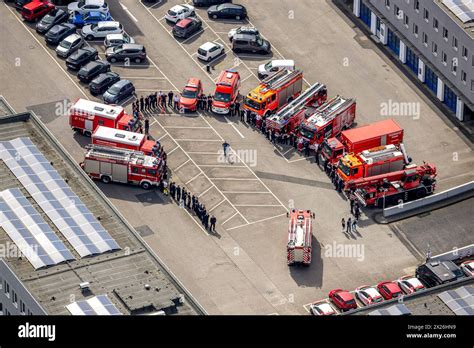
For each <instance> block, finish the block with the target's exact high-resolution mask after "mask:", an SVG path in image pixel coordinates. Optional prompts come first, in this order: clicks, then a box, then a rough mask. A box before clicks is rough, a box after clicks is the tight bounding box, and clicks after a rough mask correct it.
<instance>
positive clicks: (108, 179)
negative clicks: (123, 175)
mask: <svg viewBox="0 0 474 348" xmlns="http://www.w3.org/2000/svg"><path fill="white" fill-rule="evenodd" d="M100 181H102V182H103V183H104V184H110V182H111V181H112V179H110V176H107V175H104V176H103V177H101V178H100Z"/></svg>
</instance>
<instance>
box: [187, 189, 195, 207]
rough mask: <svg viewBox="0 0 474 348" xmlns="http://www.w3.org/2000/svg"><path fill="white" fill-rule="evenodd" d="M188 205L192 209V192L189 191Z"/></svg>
mask: <svg viewBox="0 0 474 348" xmlns="http://www.w3.org/2000/svg"><path fill="white" fill-rule="evenodd" d="M193 197H194V195H193ZM187 206H188V209H191V192H190V193H188V204H187Z"/></svg>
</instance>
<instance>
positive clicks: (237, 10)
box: [207, 4, 247, 20]
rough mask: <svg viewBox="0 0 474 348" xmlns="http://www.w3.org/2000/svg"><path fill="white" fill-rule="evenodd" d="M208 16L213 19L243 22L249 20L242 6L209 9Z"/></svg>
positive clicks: (227, 5) (231, 5) (220, 6)
mask: <svg viewBox="0 0 474 348" xmlns="http://www.w3.org/2000/svg"><path fill="white" fill-rule="evenodd" d="M207 15H208V16H209V18H212V19H218V18H224V19H236V20H242V19H245V18H247V10H246V9H245V7H244V6H242V5H237V4H222V5H217V6H211V7H209V8H208V9H207Z"/></svg>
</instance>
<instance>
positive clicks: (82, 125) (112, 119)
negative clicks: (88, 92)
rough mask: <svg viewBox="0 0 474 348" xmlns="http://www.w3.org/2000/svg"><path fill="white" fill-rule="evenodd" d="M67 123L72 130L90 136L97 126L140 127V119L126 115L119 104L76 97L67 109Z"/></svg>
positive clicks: (134, 128) (133, 129)
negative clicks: (108, 103) (107, 103)
mask: <svg viewBox="0 0 474 348" xmlns="http://www.w3.org/2000/svg"><path fill="white" fill-rule="evenodd" d="M69 125H70V126H71V128H72V129H73V130H74V131H79V132H81V133H82V134H84V135H85V136H88V137H90V136H91V135H92V133H93V132H94V130H95V129H96V128H97V126H104V127H109V128H116V129H123V130H129V131H136V130H137V129H138V128H139V127H140V121H139V120H137V119H134V118H133V117H132V116H130V115H127V114H126V113H125V109H124V108H123V107H121V106H119V105H106V104H101V103H96V102H94V101H91V100H86V99H78V100H77V101H76V103H74V105H73V106H72V107H71V108H70V109H69Z"/></svg>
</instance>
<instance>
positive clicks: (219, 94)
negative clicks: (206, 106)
mask: <svg viewBox="0 0 474 348" xmlns="http://www.w3.org/2000/svg"><path fill="white" fill-rule="evenodd" d="M239 90H240V74H239V73H238V72H237V71H235V70H224V71H222V72H221V74H220V75H219V77H218V79H217V82H216V91H215V92H214V97H213V98H212V108H211V109H212V111H213V112H215V113H216V114H227V113H229V108H230V105H231V104H232V103H234V102H235V100H236V99H237V98H238V96H239Z"/></svg>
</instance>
